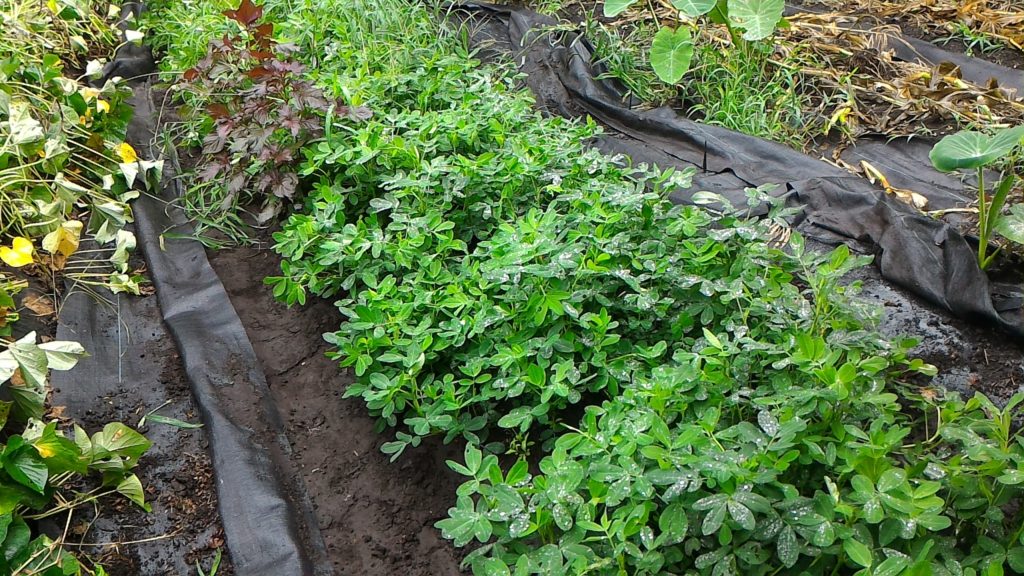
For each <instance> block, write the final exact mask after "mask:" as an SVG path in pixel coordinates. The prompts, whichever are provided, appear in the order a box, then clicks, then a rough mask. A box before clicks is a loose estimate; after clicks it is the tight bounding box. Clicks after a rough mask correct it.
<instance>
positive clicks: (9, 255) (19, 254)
mask: <svg viewBox="0 0 1024 576" xmlns="http://www.w3.org/2000/svg"><path fill="white" fill-rule="evenodd" d="M33 252H35V249H34V248H33V247H32V241H31V240H29V239H28V238H22V237H21V236H18V237H16V238H15V239H14V241H13V242H12V243H11V246H10V247H8V246H0V260H3V261H4V263H5V264H7V265H8V266H11V267H13V268H21V267H22V266H26V265H28V264H31V263H32V253H33Z"/></svg>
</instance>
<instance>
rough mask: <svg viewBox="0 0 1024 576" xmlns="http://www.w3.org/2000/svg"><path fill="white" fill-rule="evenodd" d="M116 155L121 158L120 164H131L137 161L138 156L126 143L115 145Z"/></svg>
mask: <svg viewBox="0 0 1024 576" xmlns="http://www.w3.org/2000/svg"><path fill="white" fill-rule="evenodd" d="M117 155H118V156H120V157H121V162H123V163H125V164H132V163H135V162H137V161H138V160H139V155H138V154H136V153H135V148H132V145H131V144H129V143H127V142H121V143H120V144H118V145H117Z"/></svg>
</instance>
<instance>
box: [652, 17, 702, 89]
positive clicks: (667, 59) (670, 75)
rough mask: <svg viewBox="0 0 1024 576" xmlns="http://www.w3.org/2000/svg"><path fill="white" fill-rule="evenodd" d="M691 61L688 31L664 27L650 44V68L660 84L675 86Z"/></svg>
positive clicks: (688, 67) (691, 50)
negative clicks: (665, 83)
mask: <svg viewBox="0 0 1024 576" xmlns="http://www.w3.org/2000/svg"><path fill="white" fill-rule="evenodd" d="M692 59H693V37H692V36H691V35H690V29H689V28H686V27H680V28H678V29H676V30H673V29H671V28H669V27H667V26H666V27H664V28H662V29H661V30H658V33H657V34H655V35H654V42H653V43H651V67H652V68H654V73H655V74H657V75H658V78H659V79H660V80H661V81H662V82H667V83H669V84H675V83H676V82H679V80H681V79H682V78H683V74H686V71H687V70H689V69H690V61H691V60H692Z"/></svg>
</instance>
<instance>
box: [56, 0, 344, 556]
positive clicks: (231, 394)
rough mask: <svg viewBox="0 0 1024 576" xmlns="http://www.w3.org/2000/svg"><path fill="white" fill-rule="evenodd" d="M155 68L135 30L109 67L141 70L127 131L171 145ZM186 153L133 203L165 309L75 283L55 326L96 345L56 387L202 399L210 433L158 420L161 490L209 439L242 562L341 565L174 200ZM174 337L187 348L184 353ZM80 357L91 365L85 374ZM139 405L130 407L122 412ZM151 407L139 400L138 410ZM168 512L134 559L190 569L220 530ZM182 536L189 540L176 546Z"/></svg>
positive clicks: (232, 545)
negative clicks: (183, 524)
mask: <svg viewBox="0 0 1024 576" xmlns="http://www.w3.org/2000/svg"><path fill="white" fill-rule="evenodd" d="M141 9H142V8H141V4H139V3H135V2H128V3H126V4H125V5H124V8H123V11H122V18H123V21H124V20H125V19H127V17H128V16H129V15H132V14H134V15H135V16H138V14H139V11H140V10H141ZM123 21H122V22H123ZM154 71H155V66H154V62H153V58H152V56H151V54H150V52H149V49H148V48H147V47H144V46H135V45H134V44H132V43H130V42H126V43H124V44H123V45H122V48H121V49H120V50H118V52H117V54H116V55H115V57H114V59H113V60H112V62H111V63H110V64H108V65H107V67H106V69H105V70H104V76H103V78H102V79H101V80H100V82H105V81H106V79H107V78H112V77H115V76H120V77H122V78H124V79H126V80H129V81H131V82H133V84H134V90H135V95H134V96H133V98H132V100H131V103H132V106H133V108H134V116H133V118H132V122H131V124H130V125H129V128H128V140H129V141H130V142H131V144H132V145H133V146H134V147H135V148H136V149H137V150H139V151H140V152H141V153H142V154H143V155H145V156H146V157H150V158H156V157H161V156H165V155H164V154H163V153H162V151H161V150H159V149H157V147H156V146H154V145H153V143H154V142H155V138H154V136H155V130H156V125H157V119H158V118H157V115H158V111H157V109H156V107H155V106H154V105H153V100H152V93H151V91H152V85H151V84H149V83H147V82H144V81H145V80H146V79H147V78H148V77H149V74H150V73H152V72H154ZM140 80H141V81H143V82H140ZM174 159H175V158H174V156H173V155H172V156H171V158H169V159H168V160H169V161H168V162H167V168H166V169H165V171H164V179H163V182H162V192H161V194H160V195H159V196H150V195H143V196H142V197H141V198H140V199H138V200H136V201H135V202H134V204H133V212H134V217H135V233H136V236H137V238H138V244H139V247H140V248H141V252H142V254H143V255H144V256H145V259H146V263H147V265H148V269H149V275H150V277H151V279H152V283H153V285H154V286H155V288H156V294H157V300H159V308H158V307H157V305H156V301H155V300H154V299H153V298H146V299H140V298H122V297H117V296H111V295H109V294H108V297H109V298H110V299H111V300H112V301H115V302H117V303H118V306H117V307H116V308H115V309H112V308H111V306H110V305H109V304H107V303H106V302H104V301H102V300H100V299H98V298H94V297H91V296H90V295H88V294H85V293H82V292H77V293H74V294H71V295H70V296H69V298H68V299H67V301H66V302H65V304H64V305H63V306H62V308H61V312H60V318H59V324H58V330H57V337H58V338H64V339H73V340H75V341H78V342H79V343H81V344H82V346H83V347H84V348H85V349H86V350H88V351H89V352H90V353H91V354H92V356H93V357H92V358H89V359H87V360H86V361H84V362H82V368H81V369H80V370H79V371H76V372H74V373H68V372H55V373H54V375H53V384H54V388H55V400H56V401H59V402H60V403H63V404H67V405H68V407H69V408H68V409H69V413H73V414H79V413H81V414H87V413H92V412H96V411H97V410H99V409H103V408H105V407H106V404H112V402H110V399H111V398H119V394H120V395H123V393H124V392H125V391H126V390H131V392H132V395H133V396H132V397H133V398H134V399H135V400H137V401H139V402H140V404H139V407H138V408H140V409H142V408H145V409H152V408H156V407H158V406H160V405H161V402H163V401H165V400H173V401H174V403H175V405H170V408H169V409H168V410H171V409H174V410H177V411H178V412H177V413H176V414H175V415H176V416H178V417H179V418H181V417H183V408H182V405H187V406H192V404H193V402H194V405H195V407H196V408H197V410H198V412H199V414H200V416H201V418H202V422H203V425H204V427H203V429H202V433H203V434H204V435H205V443H203V445H200V443H199V442H198V440H191V441H189V442H184V443H183V442H182V441H181V440H180V438H179V436H180V434H179V433H176V431H175V430H173V429H170V430H167V429H164V430H159V431H157V430H151V431H150V438H151V439H152V440H153V442H154V447H153V448H152V449H151V450H150V456H148V458H149V461H152V462H157V463H159V464H158V465H156V466H155V467H151V468H150V469H148V470H147V471H146V472H145V473H144V474H143V475H144V476H145V477H146V481H147V482H149V483H150V484H149V485H150V486H151V487H152V488H154V489H155V493H157V494H164V493H168V492H173V489H172V488H169V487H167V486H165V485H164V483H165V482H166V481H168V478H172V477H173V476H174V474H173V472H174V471H176V470H179V469H180V468H181V467H182V466H187V465H188V464H187V463H188V462H189V460H188V458H189V457H190V456H193V455H194V454H190V453H189V452H198V451H202V450H208V451H209V453H210V461H211V464H212V467H213V470H214V475H215V481H216V491H217V500H218V507H219V512H220V517H221V524H222V526H223V530H224V537H225V538H226V540H227V542H228V546H229V550H230V554H231V560H232V565H233V568H234V573H235V574H238V575H239V576H242V575H244V576H281V575H283V574H296V575H298V574H312V575H315V576H322V575H326V574H331V573H332V570H331V568H330V564H329V562H328V561H327V557H326V550H325V547H324V544H323V540H322V538H321V536H320V533H319V529H318V527H317V524H316V518H315V515H314V513H313V511H312V506H311V504H310V502H309V499H308V496H307V494H306V490H305V486H304V484H303V482H302V479H301V478H300V477H298V476H297V475H296V474H294V471H293V470H292V469H291V465H290V462H289V458H288V457H289V455H290V451H291V448H290V445H289V442H288V439H287V437H286V436H285V433H284V428H283V424H282V422H281V418H280V416H279V414H278V412H277V407H276V406H275V405H274V403H273V399H272V398H271V395H270V391H269V389H268V386H267V381H266V377H265V375H264V374H263V371H262V368H261V367H260V363H259V361H258V359H257V357H256V353H255V352H254V351H253V348H252V344H251V343H250V341H249V339H248V336H247V335H246V332H245V328H244V327H243V325H242V323H241V320H239V318H238V315H237V313H236V312H235V309H234V308H233V307H232V305H231V302H230V300H229V298H228V295H227V292H226V291H225V289H224V286H223V285H222V284H221V281H220V279H219V278H218V276H217V274H216V273H215V272H214V271H213V268H212V267H211V266H210V263H209V261H208V260H207V257H206V252H205V249H204V248H203V245H202V244H200V243H199V242H195V241H194V240H191V239H190V238H191V237H193V236H194V233H193V232H192V228H191V225H190V224H189V223H188V221H187V220H186V218H185V216H184V214H183V213H182V212H181V210H180V208H178V207H176V206H174V205H173V202H174V200H175V199H176V198H177V195H178V192H179V191H178V182H177V180H176V179H175V178H174V176H175V173H174V172H175V171H174V167H175V166H176V162H175V161H174ZM165 234H167V236H165ZM172 342H173V344H172ZM175 347H176V348H177V354H173V355H172V354H171V352H172V351H173V349H174V348H175ZM179 356H180V360H179V358H178V357H179ZM81 370H87V371H88V372H87V376H86V377H84V378H83V376H82V371H81ZM168 372H177V373H180V372H183V373H184V376H187V380H188V382H189V384H190V388H191V398H189V394H188V393H187V392H185V391H181V390H174V389H171V388H172V387H173V386H175V385H176V384H180V382H177V381H178V380H182V379H184V378H183V377H180V375H179V377H178V378H175V377H174V376H169V375H168ZM122 403H123V402H122ZM136 408H137V407H136V406H127V407H126V406H120V407H118V410H120V412H118V414H117V416H121V414H122V413H124V414H127V411H129V410H136ZM139 415H140V414H138V413H137V411H136V412H132V413H131V416H132V418H138V416H139ZM132 423H133V424H134V422H132ZM182 450H184V452H182ZM154 468H155V469H154ZM165 512H166V511H163V510H161V511H159V512H157V513H154V514H153V515H151V516H147V517H146V519H145V520H146V522H147V524H148V525H149V526H150V529H151V530H157V533H161V532H160V530H163V532H166V533H167V534H168V535H169V536H168V537H166V538H164V537H161V538H154V539H153V542H152V543H150V544H146V545H144V546H135V547H134V548H133V549H132V550H133V552H134V556H135V558H134V560H133V561H134V562H136V563H137V564H138V565H137V566H134V567H133V568H131V569H130V570H136V571H137V573H138V574H140V575H141V574H171V573H173V574H177V573H186V572H189V573H191V572H192V571H193V570H194V567H193V566H188V565H174V563H175V562H177V563H180V562H181V559H182V558H184V557H185V556H186V555H185V554H184V552H186V551H188V550H189V549H191V548H194V547H198V546H202V545H203V544H204V542H205V540H204V538H206V539H208V538H209V536H210V535H209V534H205V535H204V534H201V533H199V532H196V533H192V534H183V535H182V537H180V538H178V539H171V538H170V537H171V536H174V535H176V534H178V533H179V532H180V530H179V531H175V530H176V529H177V527H175V526H174V525H173V523H172V522H171V521H170V520H169V519H168V518H167V517H166V516H167V515H166V513H165ZM209 528H211V529H212V528H213V527H212V526H211V527H209ZM116 530H117V526H116V524H112V525H110V526H109V527H106V526H105V525H104V524H99V525H97V526H94V530H93V534H92V536H93V537H94V538H97V539H98V540H97V541H104V540H115V539H116V538H113V537H112V536H114V535H116ZM177 548H181V550H178V552H181V553H177V552H171V551H172V550H174V549H177ZM169 558H171V559H172V560H168V559H169ZM169 562H170V563H169Z"/></svg>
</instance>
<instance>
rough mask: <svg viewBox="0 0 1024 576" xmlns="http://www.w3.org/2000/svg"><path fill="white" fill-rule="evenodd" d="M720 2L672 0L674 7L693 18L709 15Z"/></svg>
mask: <svg viewBox="0 0 1024 576" xmlns="http://www.w3.org/2000/svg"><path fill="white" fill-rule="evenodd" d="M717 1H718V0H672V6H673V7H674V8H675V9H676V10H679V11H680V12H682V13H683V14H686V15H687V16H689V17H691V18H696V17H697V16H701V15H704V14H707V13H708V12H710V11H711V9H712V8H714V7H715V4H716V3H717Z"/></svg>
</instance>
